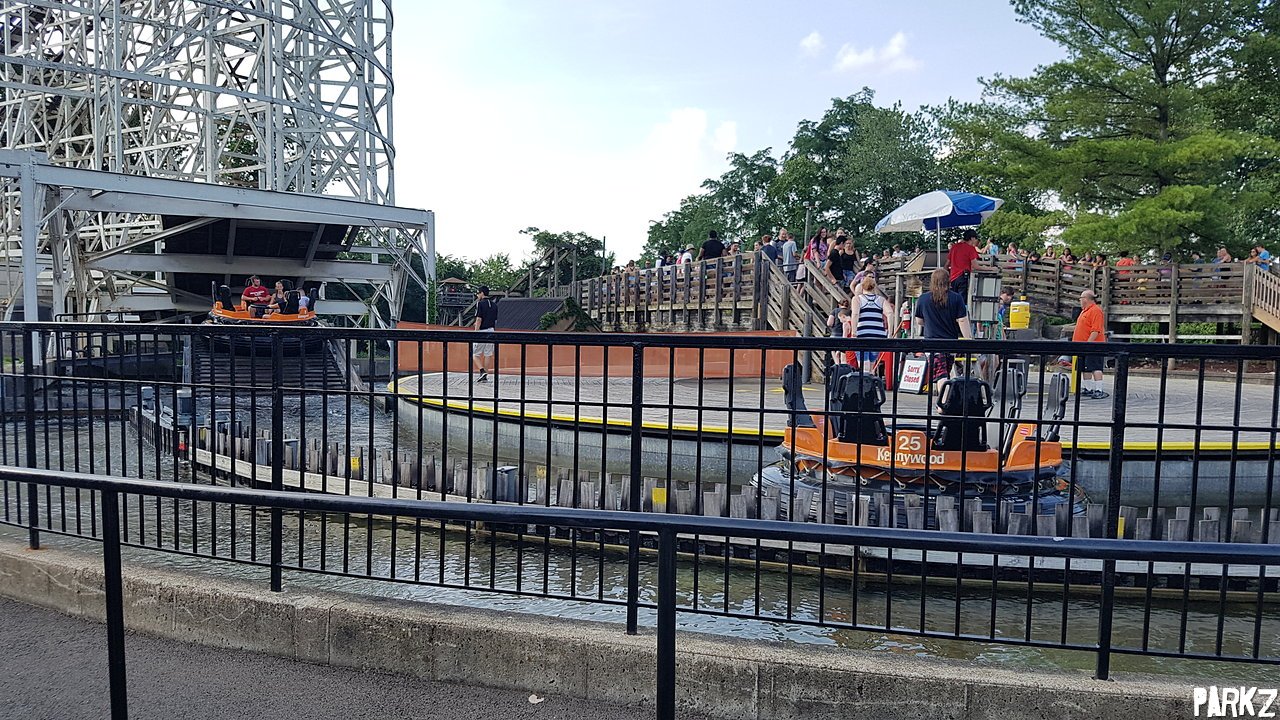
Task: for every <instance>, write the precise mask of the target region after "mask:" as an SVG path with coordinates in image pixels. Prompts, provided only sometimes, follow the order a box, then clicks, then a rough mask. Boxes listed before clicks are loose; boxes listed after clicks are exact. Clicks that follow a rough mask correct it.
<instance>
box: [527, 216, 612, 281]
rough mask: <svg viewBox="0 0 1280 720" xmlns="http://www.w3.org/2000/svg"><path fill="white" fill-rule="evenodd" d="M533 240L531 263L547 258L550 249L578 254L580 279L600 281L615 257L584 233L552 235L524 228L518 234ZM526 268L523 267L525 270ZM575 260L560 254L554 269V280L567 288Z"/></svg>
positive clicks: (599, 240) (602, 245) (601, 241)
mask: <svg viewBox="0 0 1280 720" xmlns="http://www.w3.org/2000/svg"><path fill="white" fill-rule="evenodd" d="M520 234H521V235H528V236H529V237H530V238H532V240H533V247H534V259H533V261H536V260H537V259H539V258H542V257H544V256H546V255H547V254H548V253H549V251H551V250H552V249H553V248H560V249H561V250H563V251H572V250H576V251H577V276H578V278H579V279H581V278H592V277H599V276H601V275H604V274H606V273H607V272H608V271H609V270H610V269H612V268H613V263H614V257H615V255H614V253H607V252H605V245H604V240H603V239H601V238H596V237H592V236H591V235H588V234H586V233H583V232H551V231H550V230H542V229H539V228H536V227H527V228H525V229H524V230H521V231H520ZM527 268H528V265H527V264H526V265H525V269H526V270H527ZM573 273H574V260H573V256H572V255H571V254H570V253H569V252H563V253H562V254H561V257H560V260H559V261H558V262H557V267H556V280H557V282H558V283H559V284H561V285H567V284H569V282H571V281H572V279H573Z"/></svg>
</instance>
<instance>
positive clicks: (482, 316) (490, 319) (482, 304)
mask: <svg viewBox="0 0 1280 720" xmlns="http://www.w3.org/2000/svg"><path fill="white" fill-rule="evenodd" d="M497 322H498V303H497V301H496V300H493V299H492V298H490V297H489V287H488V286H487V285H481V286H480V289H479V290H477V291H476V323H475V330H476V332H482V333H491V332H493V327H494V325H495V324H496V323H497ZM492 360H493V342H492V341H489V342H477V343H472V344H471V362H472V363H474V364H475V367H476V369H477V370H479V371H480V379H479V380H477V381H476V382H489V373H488V364H489V363H490V362H492Z"/></svg>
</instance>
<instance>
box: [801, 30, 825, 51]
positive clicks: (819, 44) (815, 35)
mask: <svg viewBox="0 0 1280 720" xmlns="http://www.w3.org/2000/svg"><path fill="white" fill-rule="evenodd" d="M826 46H827V44H826V43H824V42H823V41H822V33H819V32H818V31H817V30H814V31H813V32H811V33H809V34H808V35H805V36H804V39H802V40H801V41H800V52H802V53H804V54H805V55H808V56H809V57H816V56H817V55H818V54H819V53H821V52H822V50H823V48H825V47H826Z"/></svg>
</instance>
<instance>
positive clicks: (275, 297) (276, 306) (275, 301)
mask: <svg viewBox="0 0 1280 720" xmlns="http://www.w3.org/2000/svg"><path fill="white" fill-rule="evenodd" d="M292 290H293V283H291V282H289V281H288V280H277V281H276V291H275V292H274V293H272V295H271V298H270V300H268V301H267V306H268V307H267V313H266V314H267V315H273V314H275V313H286V312H289V310H293V312H294V314H296V313H297V310H296V309H294V308H290V307H289V292H290V291H292Z"/></svg>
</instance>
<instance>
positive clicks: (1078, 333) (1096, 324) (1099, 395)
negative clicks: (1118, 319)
mask: <svg viewBox="0 0 1280 720" xmlns="http://www.w3.org/2000/svg"><path fill="white" fill-rule="evenodd" d="M1071 339H1072V340H1073V341H1074V342H1084V343H1093V342H1106V341H1107V324H1106V321H1105V320H1104V319H1103V316H1102V307H1101V306H1100V305H1098V296H1097V295H1096V294H1094V292H1093V291H1092V290H1085V291H1084V292H1082V293H1080V317H1079V318H1078V319H1077V320H1076V330H1075V332H1074V333H1072V334H1071ZM1079 365H1080V379H1081V385H1082V387H1083V389H1081V390H1080V397H1082V398H1089V399H1091V400H1103V399H1106V398H1109V397H1111V394H1110V393H1108V392H1107V391H1106V390H1103V389H1102V355H1100V354H1097V353H1088V352H1086V353H1082V354H1081V355H1080V356H1079Z"/></svg>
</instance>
